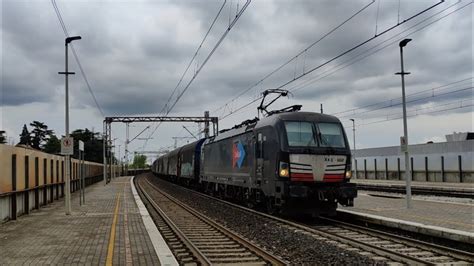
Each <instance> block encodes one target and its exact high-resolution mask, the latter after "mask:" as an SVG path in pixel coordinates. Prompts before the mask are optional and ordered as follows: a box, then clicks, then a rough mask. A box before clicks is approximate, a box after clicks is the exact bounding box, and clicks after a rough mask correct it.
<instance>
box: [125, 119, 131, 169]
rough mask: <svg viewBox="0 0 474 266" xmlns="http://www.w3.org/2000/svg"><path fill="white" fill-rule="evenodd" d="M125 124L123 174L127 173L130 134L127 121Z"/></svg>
mask: <svg viewBox="0 0 474 266" xmlns="http://www.w3.org/2000/svg"><path fill="white" fill-rule="evenodd" d="M125 126H126V129H125V135H126V139H125V175H128V144H129V137H130V136H129V134H130V131H129V126H130V125H129V123H126V124H125Z"/></svg>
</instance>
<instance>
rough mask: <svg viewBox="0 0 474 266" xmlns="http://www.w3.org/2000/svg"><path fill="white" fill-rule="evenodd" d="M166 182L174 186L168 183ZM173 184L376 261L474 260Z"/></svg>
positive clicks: (444, 249)
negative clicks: (292, 217) (284, 215)
mask: <svg viewBox="0 0 474 266" xmlns="http://www.w3.org/2000/svg"><path fill="white" fill-rule="evenodd" d="M169 184H170V185H173V186H176V185H174V184H171V183H169ZM176 187H178V188H180V189H184V190H186V191H189V192H190V193H194V194H196V195H199V196H201V197H205V198H209V199H212V200H215V201H219V202H221V203H223V204H226V205H228V206H232V207H234V208H237V209H239V210H241V211H244V212H247V213H250V214H252V215H257V216H260V217H262V218H263V219H267V220H270V221H271V222H273V223H274V224H277V225H279V226H281V227H285V228H288V229H290V230H292V231H294V232H301V233H303V234H306V235H310V236H312V237H314V238H315V239H318V240H323V241H327V242H330V243H332V244H334V245H336V246H338V247H341V248H343V249H346V250H350V251H354V252H358V253H360V254H362V255H365V256H368V257H370V258H372V259H374V260H377V261H381V262H385V263H406V264H423V265H436V264H450V265H453V264H464V265H465V264H473V263H474V253H471V252H466V251H461V250H456V249H453V248H449V247H444V246H439V245H435V244H432V243H428V242H423V241H419V240H415V239H411V238H407V237H403V236H399V235H395V234H390V233H386V232H383V231H378V230H374V229H369V228H365V227H361V226H357V225H353V224H349V223H344V222H340V221H337V220H334V219H329V218H322V219H324V220H326V221H327V222H328V223H329V224H330V225H324V226H319V225H318V226H313V225H312V226H309V225H306V224H300V223H296V222H293V221H289V220H285V219H282V218H279V217H275V216H272V215H268V214H265V213H261V212H259V211H256V210H253V209H249V208H246V207H243V206H240V205H237V204H234V203H230V202H228V201H224V200H221V199H217V198H214V197H211V196H209V195H206V194H202V193H199V192H197V191H194V190H190V189H187V188H183V187H181V186H176Z"/></svg>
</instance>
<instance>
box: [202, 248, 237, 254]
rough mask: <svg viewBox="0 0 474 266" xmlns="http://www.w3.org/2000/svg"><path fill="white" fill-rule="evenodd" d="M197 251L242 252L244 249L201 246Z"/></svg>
mask: <svg viewBox="0 0 474 266" xmlns="http://www.w3.org/2000/svg"><path fill="white" fill-rule="evenodd" d="M199 251H201V252H203V253H212V252H223V253H224V252H244V251H246V249H245V248H223V249H217V248H201V249H199Z"/></svg>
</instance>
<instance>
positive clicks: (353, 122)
mask: <svg viewBox="0 0 474 266" xmlns="http://www.w3.org/2000/svg"><path fill="white" fill-rule="evenodd" d="M350 120H351V121H352V137H353V138H354V150H353V152H352V153H353V154H352V157H354V176H355V178H357V161H356V126H355V120H354V119H353V118H351V119H350Z"/></svg>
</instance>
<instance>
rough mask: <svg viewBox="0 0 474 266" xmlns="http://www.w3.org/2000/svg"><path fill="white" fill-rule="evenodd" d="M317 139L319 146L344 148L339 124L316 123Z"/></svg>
mask: <svg viewBox="0 0 474 266" xmlns="http://www.w3.org/2000/svg"><path fill="white" fill-rule="evenodd" d="M318 129H319V141H320V145H321V147H333V148H344V147H345V146H346V145H345V142H344V136H343V134H342V129H341V126H340V125H339V124H336V123H318Z"/></svg>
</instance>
